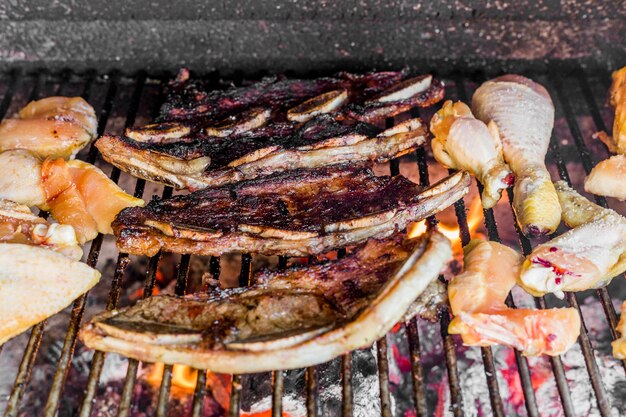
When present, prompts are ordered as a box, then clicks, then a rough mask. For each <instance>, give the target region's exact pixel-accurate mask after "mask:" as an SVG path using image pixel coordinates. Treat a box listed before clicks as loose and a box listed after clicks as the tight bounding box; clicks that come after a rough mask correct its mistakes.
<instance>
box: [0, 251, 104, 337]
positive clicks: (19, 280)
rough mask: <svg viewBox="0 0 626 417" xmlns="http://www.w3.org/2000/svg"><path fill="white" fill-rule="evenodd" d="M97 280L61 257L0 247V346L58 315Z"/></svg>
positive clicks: (95, 275)
mask: <svg viewBox="0 0 626 417" xmlns="http://www.w3.org/2000/svg"><path fill="white" fill-rule="evenodd" d="M99 279H100V273H99V272H98V271H96V270H95V269H93V268H90V267H89V266H87V265H85V264H84V263H81V262H77V261H74V260H71V259H69V258H67V257H66V256H63V255H61V254H60V253H57V252H53V251H51V250H48V249H44V248H42V247H38V246H30V245H23V244H19V243H0V288H1V289H2V291H0V317H1V318H2V320H0V345H2V344H3V343H4V342H6V341H7V340H9V339H10V338H12V337H14V336H16V335H18V334H20V333H21V332H23V331H25V330H27V329H28V328H29V327H30V326H32V325H33V324H36V323H39V322H40V321H42V320H44V319H46V318H48V317H50V316H51V315H53V314H56V313H58V312H59V311H61V310H62V309H64V308H65V307H67V306H68V305H69V304H70V303H71V302H72V301H74V299H76V298H77V297H78V296H80V295H81V294H83V293H85V292H86V291H88V290H89V289H90V288H91V287H93V286H94V285H95V284H96V283H97V282H98V280H99Z"/></svg>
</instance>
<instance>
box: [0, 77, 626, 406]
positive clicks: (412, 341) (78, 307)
mask: <svg viewBox="0 0 626 417" xmlns="http://www.w3.org/2000/svg"><path fill="white" fill-rule="evenodd" d="M71 76H72V74H71V73H70V72H68V71H66V72H64V73H62V74H61V76H60V80H61V81H60V82H59V83H58V90H57V93H59V91H60V90H61V89H62V88H64V85H65V84H66V83H68V82H69V79H70V78H71ZM575 76H576V77H578V78H579V79H580V80H581V83H580V89H581V91H582V97H583V98H584V100H585V101H586V103H587V106H588V108H589V111H590V114H591V116H592V118H593V121H594V123H595V124H596V127H597V128H598V129H604V128H605V127H604V123H603V120H602V118H601V115H600V112H599V110H598V107H597V104H596V103H595V99H594V98H593V94H592V90H591V87H590V85H589V81H588V79H587V76H586V75H585V74H584V73H583V72H582V71H581V70H578V71H577V72H575ZM57 78H59V77H57ZM135 78H136V82H134V86H135V87H134V88H135V90H134V93H133V96H132V97H133V98H132V100H131V101H132V103H131V104H130V106H129V109H128V113H127V115H126V126H128V125H131V124H133V123H134V119H135V116H136V113H137V111H138V108H139V105H140V102H141V96H142V91H143V87H144V85H145V82H146V74H145V73H144V74H139V75H138V76H137V77H135ZM9 79H10V80H11V81H10V82H11V84H10V85H9V87H8V88H7V90H6V92H5V94H4V96H3V99H2V101H0V119H1V118H2V117H3V116H4V115H5V114H6V112H7V111H8V109H9V107H10V104H11V102H12V100H13V96H14V94H15V92H16V91H17V90H18V88H19V85H20V83H21V82H22V79H23V75H22V74H21V73H20V72H19V71H14V72H12V73H11V74H10V77H9ZM49 79H50V78H49V77H48V74H46V73H45V72H39V73H37V74H36V80H35V82H34V85H33V89H32V91H31V94H30V96H31V97H30V99H31V100H32V99H35V98H37V97H38V96H39V93H40V92H41V91H42V90H43V87H44V85H46V84H45V83H46V82H47V81H48V80H49ZM549 80H550V81H551V82H550V83H548V84H547V86H548V87H549V89H550V90H551V92H552V93H553V94H552V96H553V98H558V101H557V100H555V102H556V104H557V109H559V110H562V112H563V115H564V117H565V120H566V121H567V123H568V126H569V129H570V132H571V134H572V137H573V139H574V144H575V145H576V148H577V150H578V151H579V154H580V159H581V162H582V164H583V167H584V169H585V172H586V173H589V171H590V170H591V168H593V165H594V164H593V162H592V159H591V154H590V152H589V150H588V149H587V147H586V145H585V143H584V140H583V136H582V133H581V131H580V128H579V126H578V123H577V121H576V117H575V114H574V112H573V109H572V107H571V106H570V104H569V101H568V99H569V97H567V98H566V97H565V95H564V90H563V85H562V82H561V80H560V79H559V78H558V77H556V76H555V75H554V74H550V77H549ZM94 81H95V73H93V72H91V73H88V74H86V75H84V76H80V82H81V83H84V91H83V96H85V97H88V96H89V93H90V92H91V89H92V88H93V82H94ZM455 81H456V89H457V94H458V96H459V98H460V99H462V100H464V101H467V96H466V94H465V89H464V86H463V79H462V78H460V77H457V78H456V79H455ZM98 83H99V84H101V83H100V82H98ZM107 84H108V87H107V94H106V98H105V100H104V105H103V107H102V108H101V110H100V112H99V115H100V116H99V131H98V133H99V134H102V133H103V131H104V128H105V126H106V122H107V119H108V116H109V114H110V113H111V110H112V107H113V102H114V100H115V97H116V95H117V90H118V86H119V79H118V75H117V74H113V77H111V78H110V80H109V81H108V83H107ZM55 85H56V84H55ZM554 92H556V94H554ZM559 104H560V105H559ZM416 113H417V112H415V113H414V114H416ZM386 124H387V127H389V126H390V125H391V124H392V121H387V123H386ZM550 150H551V155H552V157H553V160H555V162H556V165H557V169H558V171H559V175H560V176H561V178H563V179H566V180H569V175H568V172H567V167H566V166H565V164H564V162H563V159H562V157H561V155H560V152H559V144H558V143H557V141H556V140H555V138H553V140H552V143H551V147H550ZM97 155H98V154H97V149H96V148H95V147H93V146H92V147H91V148H90V151H89V153H88V156H87V158H86V160H87V161H89V162H92V163H93V162H94V161H95V160H96V158H97ZM416 156H417V165H418V170H419V174H420V183H421V184H422V185H428V183H429V178H428V164H427V160H426V153H425V151H424V149H423V148H420V149H419V150H418V151H416ZM390 172H391V174H392V175H397V174H398V173H399V161H398V160H393V161H391V162H390ZM119 177H120V171H119V170H118V169H113V172H112V174H111V178H112V179H113V180H114V181H116V182H117V180H118V179H119ZM144 187H145V181H143V180H137V182H136V186H135V193H134V194H135V196H137V197H141V196H142V194H143V190H144ZM478 187H479V191H482V188H481V186H480V184H478ZM171 193H172V189H171V188H166V189H165V190H164V192H163V196H164V197H167V196H169V195H171ZM508 194H509V201H510V202H511V201H512V193H511V191H510V190H509V191H508ZM596 201H597V202H598V203H599V204H600V205H603V206H605V207H606V206H607V204H606V200H605V199H604V198H601V197H598V198H596ZM455 212H456V215H457V220H458V223H459V228H460V238H461V241H462V243H463V244H466V243H467V242H468V241H469V239H470V234H469V228H468V225H467V219H466V213H465V205H464V202H463V201H462V200H461V201H459V202H457V203H456V204H455ZM513 215H514V214H513ZM484 218H485V226H486V227H487V231H488V234H489V238H490V239H492V240H497V241H499V232H498V229H497V224H496V221H495V217H494V215H493V211H492V210H484ZM435 223H436V220H435V219H434V218H433V219H429V221H428V224H429V226H430V227H432V226H433V225H434V224H435ZM516 231H517V232H518V237H519V239H520V246H521V248H522V250H523V252H524V253H529V252H530V250H531V249H532V248H531V245H530V242H529V241H528V240H527V239H526V238H525V237H524V236H523V235H522V234H521V231H520V230H519V228H517V227H516ZM101 244H102V236H101V235H99V236H98V238H96V240H94V241H93V243H92V245H91V247H90V253H89V256H88V259H87V263H88V264H89V265H92V266H95V264H96V262H97V259H98V255H99V249H100V246H101ZM343 254H345V250H344V251H339V255H340V256H343ZM159 258H160V254H158V255H157V256H155V257H153V258H151V259H150V263H149V266H148V270H147V274H146V282H145V286H144V297H148V296H150V295H151V293H152V289H153V287H154V282H155V274H156V269H157V266H158V262H159ZM251 261H252V257H251V256H250V255H248V254H246V255H243V256H242V265H241V266H242V269H241V273H240V283H241V284H242V285H249V284H250V278H251ZM129 262H130V259H129V257H128V256H127V255H125V254H119V257H118V260H117V265H116V269H115V273H114V276H113V281H112V283H111V289H110V293H109V299H108V301H107V306H106V308H107V309H112V308H115V306H116V305H117V302H118V299H119V297H120V291H121V283H122V280H123V275H124V271H125V269H126V267H127V266H128V264H129ZM189 262H190V257H189V256H188V255H185V256H182V257H181V260H180V264H179V270H178V276H177V280H176V289H175V293H176V294H178V295H182V294H184V293H185V290H186V287H187V273H188V270H189ZM285 266H286V258H284V257H280V258H279V267H281V268H284V267H285ZM210 271H211V273H212V274H213V276H214V277H215V278H218V277H219V274H220V271H219V258H218V257H212V258H211V260H210ZM597 294H598V297H599V299H600V301H601V303H602V305H603V308H604V310H605V313H606V316H607V320H608V322H609V324H610V327H611V331H612V337H613V338H615V337H616V333H615V330H614V327H615V324H616V323H617V314H616V312H615V309H614V308H613V306H612V303H611V300H610V297H609V295H608V292H607V290H606V289H605V288H604V289H600V290H597ZM86 296H87V295H85V296H83V297H81V298H79V299H78V300H76V302H75V303H74V307H73V309H72V313H71V320H70V326H69V328H68V331H67V333H66V337H65V342H64V345H63V349H62V351H61V359H60V361H59V365H58V366H57V368H56V371H55V375H54V378H53V382H52V386H51V389H50V395H49V397H48V400H47V404H46V409H45V415H49V416H53V415H54V414H55V413H56V410H57V408H58V405H59V401H60V398H61V395H62V393H63V387H64V385H65V379H66V376H67V372H68V370H69V367H70V366H71V361H72V356H73V350H74V346H75V343H76V334H77V330H78V327H79V325H80V322H81V319H82V314H83V312H84V305H85V300H86ZM567 300H568V302H569V304H570V305H571V306H572V307H574V308H576V309H577V310H578V312H579V314H581V313H580V307H579V305H578V301H577V299H576V296H575V294H567ZM536 304H537V306H538V307H539V308H546V304H545V300H544V299H543V298H540V299H536ZM581 318H582V314H581ZM448 323H449V317H448V316H447V315H444V317H442V318H441V322H440V330H441V334H442V339H443V343H444V349H445V352H444V353H445V359H446V367H447V372H448V380H449V388H450V397H451V403H452V408H451V410H452V412H453V413H454V415H455V416H460V415H463V402H462V393H461V386H460V375H459V371H458V366H457V358H456V352H455V341H454V339H453V338H452V337H451V336H450V335H448V334H447V327H448ZM582 326H583V328H582V331H581V337H580V339H579V344H580V345H581V350H582V352H583V356H584V358H585V363H586V366H587V370H588V373H589V377H590V381H591V384H592V386H593V389H594V392H595V395H596V398H597V400H598V407H599V410H600V414H601V415H602V416H606V415H610V411H611V408H610V404H609V402H608V398H607V395H606V392H605V388H604V385H603V383H602V380H601V375H600V373H599V369H598V364H597V363H596V361H595V358H594V354H593V348H592V346H591V343H590V340H589V337H588V334H587V331H586V327H585V322H584V320H583V322H582ZM44 327H45V321H44V322H42V323H40V324H39V325H37V326H34V327H33V329H32V331H31V335H30V339H29V342H28V345H27V347H26V351H25V353H24V356H23V359H22V363H21V364H20V367H19V369H18V374H17V377H16V382H15V385H14V388H13V392H12V393H11V396H10V397H9V402H8V406H7V410H6V411H5V415H7V416H13V415H17V413H18V411H19V405H20V400H21V398H22V395H23V394H24V392H25V389H26V386H27V384H28V381H29V378H30V372H31V370H32V368H33V366H34V362H35V358H36V357H37V351H38V347H39V343H40V341H41V338H42V336H43V333H44ZM402 327H404V329H405V332H406V333H407V339H408V342H409V349H410V353H411V363H412V381H413V396H414V397H415V398H414V400H415V406H416V412H417V415H419V416H423V415H428V410H427V405H426V396H425V387H424V371H423V369H422V366H421V355H420V346H419V331H418V326H417V321H416V320H415V319H414V320H411V321H410V322H409V323H408V324H406V325H404V326H402ZM1 349H2V347H1V346H0V352H1ZM376 351H377V356H378V363H379V386H380V393H381V398H380V399H381V410H382V415H383V416H390V415H391V402H390V393H389V375H388V372H389V369H388V360H387V359H388V358H387V354H388V350H387V339H386V337H384V338H382V339H380V340H379V341H378V342H377V343H376ZM481 353H482V358H483V363H484V367H485V374H486V378H487V386H488V388H489V392H490V400H491V406H492V410H493V414H494V415H496V416H501V415H504V411H503V404H502V398H501V397H500V395H499V389H498V382H497V379H496V377H495V373H496V372H497V370H496V367H495V365H494V360H493V352H492V351H491V349H489V348H482V349H481ZM515 353H516V361H517V366H518V370H519V373H520V379H521V381H522V388H523V391H524V395H525V401H526V408H527V412H528V415H529V416H535V415H538V413H539V410H538V408H537V403H536V399H535V392H534V390H533V387H532V383H531V375H530V369H529V367H528V362H527V360H526V358H524V357H521V355H519V352H517V351H516V352H515ZM104 362H105V354H104V353H102V352H95V353H94V356H93V359H92V363H91V369H90V374H89V378H88V381H87V385H86V390H85V397H84V399H83V403H82V407H81V409H80V416H83V417H87V416H89V415H90V414H91V411H92V404H93V401H94V400H95V397H96V394H97V388H98V380H99V378H100V374H101V371H102V368H103V365H104ZM550 362H551V365H552V370H553V373H554V376H555V381H556V385H557V388H558V392H559V395H560V398H561V403H562V405H563V410H564V414H565V415H566V416H573V415H575V413H574V409H573V404H572V400H571V397H570V392H569V388H568V386H567V380H566V378H565V372H564V368H563V364H562V362H561V359H560V358H559V357H555V358H551V359H550ZM341 363H342V366H341V375H342V392H343V399H344V401H343V415H344V416H351V415H352V411H353V410H352V385H351V379H352V372H351V370H352V367H351V355H350V354H348V355H344V356H343V357H342V360H341ZM138 364H139V362H137V361H133V360H130V361H129V369H128V372H127V375H126V379H125V381H124V389H123V391H122V400H121V404H120V408H119V415H122V416H125V415H130V414H131V411H132V399H133V398H132V393H133V387H134V385H135V382H136V377H137V369H138ZM625 366H626V362H625ZM171 377H172V367H171V366H166V367H165V368H164V371H163V378H162V382H161V386H160V387H159V391H158V393H159V394H158V402H157V408H156V415H158V416H164V415H166V414H167V405H168V400H169V396H170V388H171ZM206 381H207V372H205V371H200V372H198V376H197V384H196V389H195V391H194V394H193V407H192V415H193V416H201V415H202V412H203V408H204V397H205V395H206V392H207V387H206ZM305 383H306V406H307V411H308V413H309V415H310V416H314V415H317V407H318V404H317V401H318V397H317V389H318V386H317V385H318V383H317V370H316V367H310V368H308V369H307V371H306V380H305ZM231 385H232V386H231V388H232V396H231V400H230V410H229V415H231V416H237V415H239V411H240V405H241V395H242V392H241V389H242V384H241V376H234V377H233V380H232V384H231ZM283 391H284V373H283V371H275V372H273V373H272V415H273V416H281V415H282V397H283Z"/></svg>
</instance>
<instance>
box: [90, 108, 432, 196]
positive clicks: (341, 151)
mask: <svg viewBox="0 0 626 417" xmlns="http://www.w3.org/2000/svg"><path fill="white" fill-rule="evenodd" d="M141 129H142V130H143V131H146V130H149V131H150V132H155V131H158V132H159V134H160V135H161V136H163V134H162V133H161V132H163V131H167V132H171V131H172V129H173V128H172V126H171V125H168V126H167V128H166V129H159V128H158V127H157V126H156V125H151V126H149V127H144V128H141ZM425 133H426V132H425V128H424V126H423V125H422V122H421V120H420V119H409V120H407V121H405V122H403V123H400V124H398V125H397V126H394V127H392V128H390V129H387V130H384V131H382V132H381V131H380V130H379V129H377V128H376V127H374V126H371V125H368V124H365V123H360V122H354V121H344V122H339V121H337V120H335V119H334V118H333V117H332V116H330V115H321V116H318V117H316V118H314V119H312V120H310V121H308V122H307V123H305V124H303V125H299V126H297V125H296V124H295V123H290V122H281V123H274V124H271V125H267V126H264V127H260V128H258V129H253V130H250V131H246V132H241V133H238V134H233V135H231V136H230V137H226V138H217V137H209V136H201V137H196V138H194V139H189V140H187V139H184V138H183V139H181V140H180V141H176V142H170V141H169V140H168V141H163V142H160V143H155V142H154V141H152V140H151V139H146V140H143V141H137V140H132V139H129V138H128V136H130V135H131V133H130V132H127V135H126V136H127V137H116V136H104V137H102V138H100V140H98V143H97V146H98V149H100V152H102V155H103V156H104V158H105V159H106V160H107V161H108V162H110V163H112V164H113V165H115V166H117V167H119V168H120V169H122V170H124V171H127V172H129V173H131V174H132V175H135V176H137V177H140V178H144V179H147V180H150V181H157V182H162V183H164V184H167V185H171V186H173V187H176V188H187V189H190V190H197V189H202V188H206V187H217V186H221V185H224V184H229V183H233V182H238V181H243V180H248V179H253V178H257V177H260V176H264V175H269V174H272V173H275V172H281V171H287V170H292V169H298V168H316V167H322V166H328V165H336V164H341V163H346V162H352V163H355V164H363V163H365V162H368V161H377V162H386V161H388V160H390V159H392V158H395V157H398V156H400V155H403V154H405V153H408V152H411V151H413V150H415V149H416V148H417V147H418V146H420V145H422V144H423V143H424V141H425ZM140 135H141V133H139V130H138V129H135V130H134V131H133V136H134V137H136V138H137V137H139V136H140ZM149 135H152V137H153V138H154V135H153V134H152V133H150V134H149Z"/></svg>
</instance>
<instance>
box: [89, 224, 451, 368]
mask: <svg viewBox="0 0 626 417" xmlns="http://www.w3.org/2000/svg"><path fill="white" fill-rule="evenodd" d="M451 257H452V249H451V247H450V242H449V241H448V240H447V239H446V238H445V237H444V236H443V235H441V234H439V233H438V232H434V233H432V234H431V235H430V236H422V237H421V238H416V239H402V238H400V236H396V237H394V238H391V239H386V240H370V241H368V242H367V244H365V245H362V246H361V247H360V248H358V249H357V250H356V251H355V252H354V253H352V254H350V255H349V256H347V257H346V258H344V259H340V260H337V261H332V262H330V263H326V264H322V265H315V266H308V267H299V268H298V267H296V268H291V269H289V270H286V271H284V272H274V273H265V274H261V276H260V277H259V278H258V280H257V284H255V285H253V286H252V287H248V288H240V289H232V290H215V291H213V292H210V293H208V294H194V295H189V296H186V297H174V296H164V295H159V296H155V297H152V298H149V299H147V300H144V301H140V302H139V303H137V304H136V305H135V306H133V307H130V308H124V309H121V310H114V311H110V312H105V313H103V314H100V315H98V316H95V317H94V318H93V319H92V320H91V322H89V323H88V324H87V325H86V326H85V327H84V328H83V329H82V330H81V332H80V338H81V340H83V342H84V343H85V344H86V345H87V346H88V347H90V348H93V349H99V350H103V351H108V352H117V353H120V354H123V355H125V356H129V357H132V358H135V359H138V360H142V361H148V362H157V361H158V362H165V363H167V364H185V365H189V366H193V367H195V368H201V369H210V370H211V371H214V372H228V373H251V372H263V371H269V370H272V369H293V368H300V367H304V366H310V365H314V364H318V363H322V362H326V361H329V360H331V359H333V358H335V357H337V356H339V355H341V354H343V353H346V352H348V351H351V350H353V349H359V348H365V347H367V346H369V345H371V344H372V343H373V342H374V341H375V340H376V339H378V338H380V337H382V336H383V335H384V334H385V333H386V332H388V331H389V330H390V329H391V328H392V326H393V325H394V324H395V323H396V322H398V321H399V320H401V319H402V318H403V317H404V315H405V313H406V312H407V311H408V310H410V307H411V305H412V304H413V303H414V301H415V300H416V299H417V298H418V296H419V295H420V294H421V293H422V292H423V291H424V290H425V289H426V288H427V287H428V286H429V284H430V283H432V282H433V281H435V280H436V278H437V276H438V275H439V273H440V272H441V270H442V269H443V268H444V267H445V266H446V264H447V262H448V261H449V260H450V258H451Z"/></svg>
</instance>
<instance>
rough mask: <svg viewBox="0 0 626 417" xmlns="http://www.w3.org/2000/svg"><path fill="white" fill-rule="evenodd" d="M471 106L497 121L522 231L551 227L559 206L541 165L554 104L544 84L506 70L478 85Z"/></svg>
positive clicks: (487, 119)
mask: <svg viewBox="0 0 626 417" xmlns="http://www.w3.org/2000/svg"><path fill="white" fill-rule="evenodd" d="M472 110H473V112H474V114H475V115H476V117H477V118H478V119H480V120H482V121H483V122H485V123H487V124H489V123H491V122H493V123H495V125H496V126H497V129H498V131H499V135H500V138H501V140H502V150H503V153H504V159H505V161H506V162H507V163H508V164H509V166H510V167H511V170H512V171H513V173H514V174H515V187H514V194H515V197H514V200H513V208H514V209H515V213H516V215H517V220H518V222H519V224H520V227H521V228H522V231H523V232H524V234H525V235H528V236H539V235H544V234H548V233H552V232H554V231H555V230H556V228H557V227H558V225H559V223H560V221H561V207H560V206H559V199H558V197H557V195H556V191H555V190H554V185H553V184H552V181H551V180H550V173H549V172H548V170H547V169H546V165H545V156H546V153H547V151H548V145H549V142H550V134H551V132H552V127H553V125H554V105H553V104H552V100H551V99H550V95H549V94H548V92H547V91H546V89H545V88H544V87H543V86H541V85H539V84H537V83H535V82H534V81H532V80H529V79H528V78H525V77H522V76H520V75H504V76H502V77H498V78H495V79H493V80H491V81H487V82H486V83H484V84H483V85H481V86H480V88H478V90H476V92H475V93H474V96H473V98H472Z"/></svg>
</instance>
